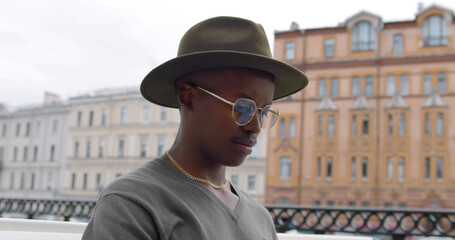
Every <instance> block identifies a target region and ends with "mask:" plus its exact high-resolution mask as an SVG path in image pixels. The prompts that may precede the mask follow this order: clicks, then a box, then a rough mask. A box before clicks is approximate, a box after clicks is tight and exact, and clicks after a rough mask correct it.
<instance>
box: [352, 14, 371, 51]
mask: <svg viewBox="0 0 455 240" xmlns="http://www.w3.org/2000/svg"><path fill="white" fill-rule="evenodd" d="M375 39H376V33H375V31H374V27H373V25H371V23H369V22H365V21H363V22H359V23H357V24H356V25H355V26H354V31H353V33H352V50H353V51H368V50H374V47H375Z"/></svg>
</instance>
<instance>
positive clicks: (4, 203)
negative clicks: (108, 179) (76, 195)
mask: <svg viewBox="0 0 455 240" xmlns="http://www.w3.org/2000/svg"><path fill="white" fill-rule="evenodd" d="M95 204H96V202H95V201H78V200H43V199H14V198H0V216H3V217H5V216H6V217H8V216H12V217H23V218H28V219H54V220H62V221H70V220H77V221H88V220H89V219H90V216H91V214H92V211H93V209H94V207H95Z"/></svg>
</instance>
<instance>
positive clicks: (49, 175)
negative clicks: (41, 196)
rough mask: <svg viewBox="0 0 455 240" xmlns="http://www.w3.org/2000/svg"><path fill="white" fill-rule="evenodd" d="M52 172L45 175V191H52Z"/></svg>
mask: <svg viewBox="0 0 455 240" xmlns="http://www.w3.org/2000/svg"><path fill="white" fill-rule="evenodd" d="M52 183H53V181H52V172H48V174H47V190H51V189H52Z"/></svg>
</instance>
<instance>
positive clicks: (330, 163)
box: [327, 157, 333, 178]
mask: <svg viewBox="0 0 455 240" xmlns="http://www.w3.org/2000/svg"><path fill="white" fill-rule="evenodd" d="M332 177H333V158H332V157H328V158H327V178H332Z"/></svg>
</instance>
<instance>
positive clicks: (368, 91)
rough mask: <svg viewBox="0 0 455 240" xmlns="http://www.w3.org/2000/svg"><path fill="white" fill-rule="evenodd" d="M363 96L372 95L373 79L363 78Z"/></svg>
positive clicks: (369, 77)
mask: <svg viewBox="0 0 455 240" xmlns="http://www.w3.org/2000/svg"><path fill="white" fill-rule="evenodd" d="M365 94H366V95H367V96H371V95H373V77H372V76H366V78H365Z"/></svg>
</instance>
